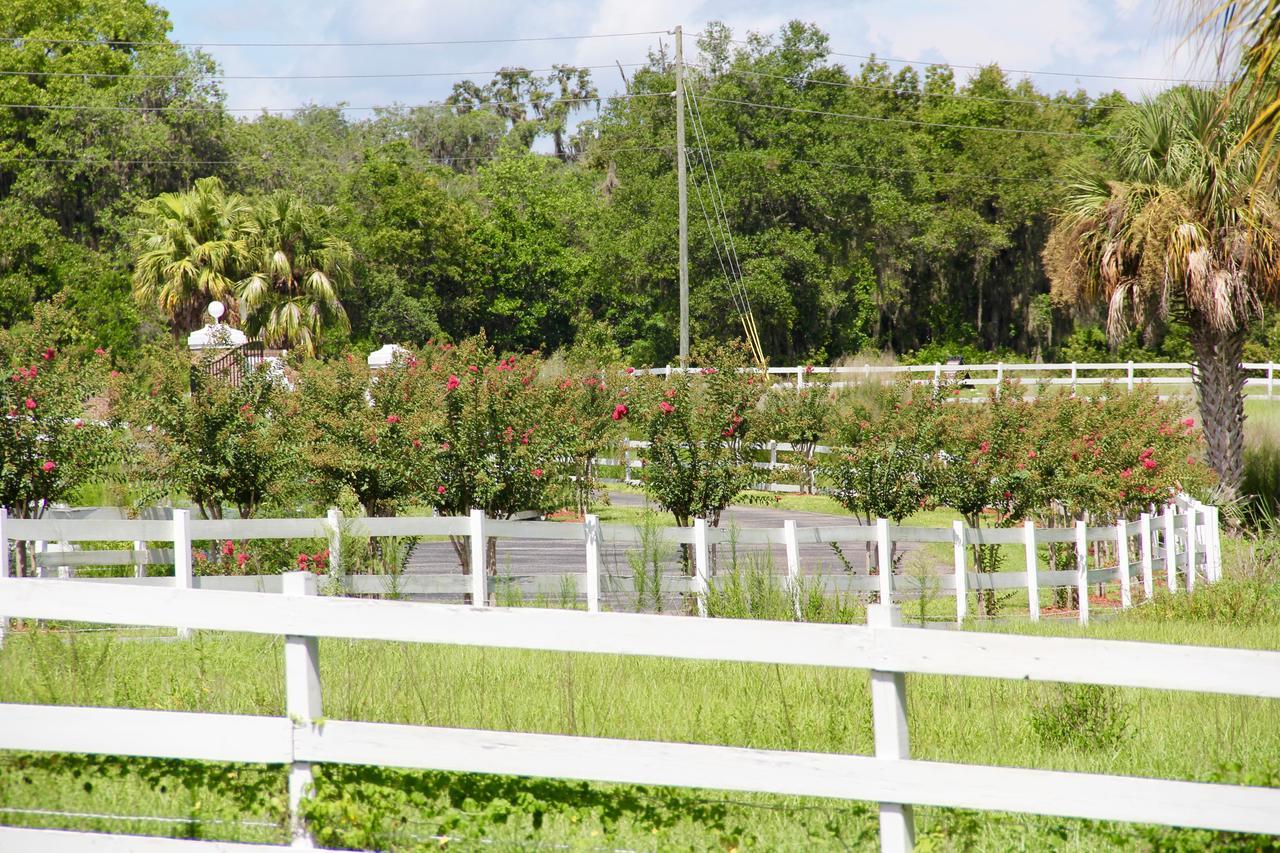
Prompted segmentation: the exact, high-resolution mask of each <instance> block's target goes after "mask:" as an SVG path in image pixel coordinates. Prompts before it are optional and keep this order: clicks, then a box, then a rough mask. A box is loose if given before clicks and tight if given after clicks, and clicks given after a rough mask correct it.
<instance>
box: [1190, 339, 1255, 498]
mask: <svg viewBox="0 0 1280 853" xmlns="http://www.w3.org/2000/svg"><path fill="white" fill-rule="evenodd" d="M1244 337H1245V333H1244V330H1242V329H1241V330H1237V331H1233V332H1222V331H1218V330H1215V329H1205V328H1200V329H1196V330H1195V331H1194V332H1193V333H1192V335H1191V346H1192V347H1193V348H1194V349H1195V353H1196V369H1195V371H1194V378H1193V381H1194V382H1195V386H1196V392H1197V393H1198V395H1199V398H1200V419H1201V422H1202V424H1203V426H1204V437H1205V443H1206V445H1207V451H1208V462H1209V467H1210V468H1212V469H1213V470H1214V471H1215V472H1217V474H1218V490H1219V495H1220V498H1221V499H1224V500H1230V499H1232V498H1234V497H1236V495H1238V494H1239V492H1240V483H1241V481H1242V480H1243V479H1244V383H1245V372H1244V370H1243V369H1241V367H1240V358H1241V356H1242V355H1243V354H1244Z"/></svg>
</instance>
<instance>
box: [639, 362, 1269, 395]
mask: <svg viewBox="0 0 1280 853" xmlns="http://www.w3.org/2000/svg"><path fill="white" fill-rule="evenodd" d="M1240 366H1241V367H1242V368H1244V370H1245V371H1246V372H1247V373H1248V374H1249V376H1248V377H1247V378H1246V380H1245V389H1246V391H1245V393H1247V394H1248V393H1251V394H1252V395H1254V396H1258V397H1263V398H1265V399H1267V400H1274V399H1275V398H1276V373H1277V367H1278V365H1277V364H1276V363H1275V362H1243V363H1241V365H1240ZM687 369H688V370H696V368H687ZM1196 369H1197V368H1196V366H1195V365H1194V364H1190V363H1188V362H1178V361H1138V362H1134V361H1121V362H1063V363H1054V364H1017V363H1010V364H1006V363H1004V362H996V363H994V364H950V363H948V364H943V363H936V364H892V365H878V364H869V363H868V364H860V365H846V366H842V367H813V366H799V367H770V368H769V374H770V375H771V376H778V377H781V378H783V379H789V380H790V382H791V383H792V384H793V385H794V386H795V387H796V388H804V387H805V385H807V384H809V383H810V382H812V381H813V378H814V377H822V378H823V379H825V380H830V383H831V385H832V386H834V387H841V386H843V385H845V384H850V383H856V382H859V381H862V382H865V381H869V380H871V379H872V378H873V377H874V378H877V379H883V378H884V377H886V376H888V377H894V376H905V377H909V378H911V379H912V380H913V381H917V382H923V383H933V384H938V383H940V382H943V381H948V382H950V381H956V380H962V381H963V382H964V383H965V384H967V385H971V386H973V387H975V388H980V387H995V388H997V389H998V388H999V387H1000V385H1001V383H1003V382H1004V381H1005V380H1006V379H1022V380H1025V381H1026V382H1028V383H1033V384H1044V385H1049V386H1067V387H1070V388H1072V389H1073V390H1074V389H1075V388H1078V387H1087V386H1097V385H1104V384H1106V383H1112V384H1118V385H1124V386H1125V387H1127V388H1128V389H1129V390H1130V391H1132V390H1133V388H1134V386H1135V385H1154V386H1158V387H1161V388H1165V387H1167V388H1168V389H1169V390H1171V391H1178V390H1188V391H1189V390H1191V388H1192V387H1193V386H1194V384H1195V379H1194V376H1195V371H1196ZM680 370H681V368H678V367H674V368H673V367H658V368H653V369H652V370H650V371H647V372H651V373H654V374H657V375H660V376H670V375H671V374H672V373H679V372H680ZM636 372H637V373H641V372H646V371H636ZM1249 389H1255V390H1253V391H1252V392H1251V391H1250V390H1249Z"/></svg>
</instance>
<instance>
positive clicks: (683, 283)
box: [676, 26, 689, 367]
mask: <svg viewBox="0 0 1280 853" xmlns="http://www.w3.org/2000/svg"><path fill="white" fill-rule="evenodd" d="M681 29H682V28H681V27H678V26H677V27H676V183H677V185H678V187H679V195H680V366H681V367H688V366H689V186H688V175H686V174H685V156H684V35H683V33H682V32H681Z"/></svg>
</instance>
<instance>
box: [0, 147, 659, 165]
mask: <svg viewBox="0 0 1280 853" xmlns="http://www.w3.org/2000/svg"><path fill="white" fill-rule="evenodd" d="M613 150H614V151H617V152H629V151H671V150H672V146H670V145H637V146H628V147H626V148H615V149H613ZM527 153H529V154H531V155H533V156H536V157H540V158H542V159H545V160H558V159H559V158H558V157H556V155H554V154H535V153H534V152H532V151H530V152H527ZM275 156H276V152H272V151H264V152H261V153H260V154H251V155H248V156H246V157H244V158H241V159H239V160H226V159H224V160H183V159H179V158H173V159H159V158H136V159H115V158H104V159H101V160H99V159H97V158H94V157H28V156H24V155H5V154H0V163H46V164H63V165H66V164H74V163H83V164H87V165H94V166H236V165H248V164H250V163H252V162H253V161H254V158H255V157H256V158H259V161H261V160H267V159H272V158H274V157H275ZM509 156H513V155H511V154H507V153H502V154H471V155H459V156H457V157H426V158H421V160H420V161H419V162H427V163H433V164H437V165H442V166H447V165H449V164H451V163H456V162H460V161H483V160H501V159H503V158H504V157H509Z"/></svg>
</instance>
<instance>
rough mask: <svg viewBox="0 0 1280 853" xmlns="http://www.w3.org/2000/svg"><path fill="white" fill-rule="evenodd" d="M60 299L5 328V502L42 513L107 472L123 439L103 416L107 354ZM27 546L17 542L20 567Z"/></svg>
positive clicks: (0, 431) (12, 509) (26, 512)
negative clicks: (92, 344) (87, 336)
mask: <svg viewBox="0 0 1280 853" xmlns="http://www.w3.org/2000/svg"><path fill="white" fill-rule="evenodd" d="M64 303H65V300H64V299H62V298H61V297H60V298H58V299H55V300H54V301H53V302H51V303H47V304H43V305H37V306H36V307H35V310H34V317H33V320H32V322H31V323H23V324H20V325H17V326H14V327H13V328H10V329H4V330H0V364H2V365H3V368H4V376H3V379H2V380H0V416H3V421H2V422H0V505H3V506H4V507H5V508H6V509H7V510H8V511H9V513H10V514H11V515H13V516H14V517H17V518H39V517H40V516H41V515H43V513H44V511H45V510H46V509H47V508H48V507H49V505H50V504H52V503H53V502H55V501H64V500H67V499H68V498H70V497H71V496H72V495H73V494H74V493H75V491H76V489H78V488H79V487H80V486H82V485H83V484H85V483H87V482H89V481H91V480H93V479H95V478H97V477H99V476H101V475H102V474H104V473H105V472H107V471H108V470H109V468H110V466H111V464H112V463H113V462H115V461H117V460H118V458H119V455H120V453H121V450H122V448H121V443H120V442H119V441H118V440H117V438H116V434H115V431H114V430H113V429H112V427H111V426H110V425H109V424H108V423H106V422H105V420H104V411H105V405H102V404H103V402H104V401H103V400H102V398H101V396H100V395H101V393H102V391H103V390H104V388H105V387H106V380H107V371H108V369H109V368H108V356H107V353H106V351H104V350H98V351H96V352H94V351H91V350H90V349H89V345H86V344H84V343H82V341H83V340H84V335H83V333H82V332H81V331H80V330H78V329H77V328H76V327H75V325H74V323H73V322H72V318H71V315H70V314H69V312H67V311H66V310H65V308H64ZM25 563H26V550H25V547H24V543H21V542H19V543H18V567H19V572H23V571H25Z"/></svg>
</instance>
